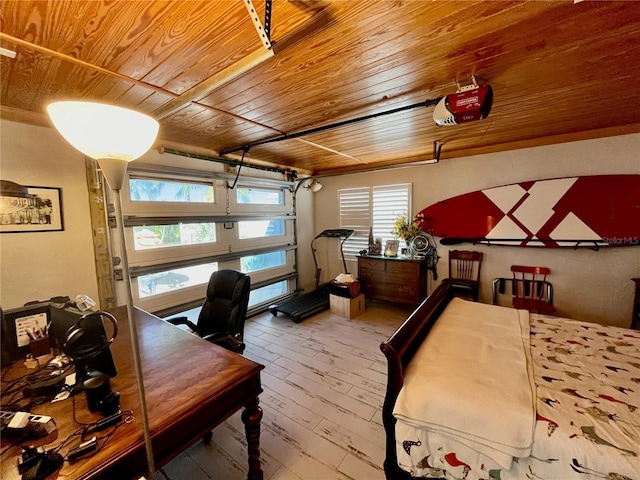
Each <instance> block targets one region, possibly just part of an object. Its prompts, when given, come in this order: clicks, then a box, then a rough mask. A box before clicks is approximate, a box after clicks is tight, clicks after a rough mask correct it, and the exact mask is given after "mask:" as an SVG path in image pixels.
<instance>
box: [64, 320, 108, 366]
mask: <svg viewBox="0 0 640 480" xmlns="http://www.w3.org/2000/svg"><path fill="white" fill-rule="evenodd" d="M105 317H106V318H108V319H109V320H110V321H111V323H112V325H113V335H112V337H111V339H110V340H107V337H106V334H105V330H104V326H103V324H102V320H103V318H105ZM117 335H118V321H117V320H116V317H114V316H113V315H111V314H110V313H107V312H91V313H88V314H86V315H83V316H82V317H80V318H79V319H78V321H77V322H76V323H75V325H73V326H72V327H70V328H69V330H67V333H66V335H65V336H64V342H63V344H62V351H63V352H64V353H66V354H67V355H68V356H69V357H71V358H72V359H74V360H76V361H77V360H86V359H88V358H93V357H96V356H98V355H99V354H100V353H102V352H103V351H104V350H106V349H107V348H109V346H110V345H111V344H112V343H113V341H114V340H115V338H116V336H117Z"/></svg>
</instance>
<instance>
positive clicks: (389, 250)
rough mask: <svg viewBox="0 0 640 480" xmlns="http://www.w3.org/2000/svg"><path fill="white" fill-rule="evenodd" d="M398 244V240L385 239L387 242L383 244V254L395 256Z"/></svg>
mask: <svg viewBox="0 0 640 480" xmlns="http://www.w3.org/2000/svg"><path fill="white" fill-rule="evenodd" d="M399 244H400V242H398V240H387V243H385V245H384V256H385V257H397V256H398V245H399Z"/></svg>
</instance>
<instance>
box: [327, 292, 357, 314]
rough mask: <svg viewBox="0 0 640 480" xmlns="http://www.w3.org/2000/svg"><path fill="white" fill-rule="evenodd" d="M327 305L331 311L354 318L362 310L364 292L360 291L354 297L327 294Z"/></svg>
mask: <svg viewBox="0 0 640 480" xmlns="http://www.w3.org/2000/svg"><path fill="white" fill-rule="evenodd" d="M329 305H330V308H331V313H334V314H336V315H340V316H341V317H344V318H354V317H357V316H358V315H360V314H361V313H362V312H364V307H365V306H364V294H362V293H361V294H360V295H358V296H357V297H356V298H346V297H339V296H338V295H329Z"/></svg>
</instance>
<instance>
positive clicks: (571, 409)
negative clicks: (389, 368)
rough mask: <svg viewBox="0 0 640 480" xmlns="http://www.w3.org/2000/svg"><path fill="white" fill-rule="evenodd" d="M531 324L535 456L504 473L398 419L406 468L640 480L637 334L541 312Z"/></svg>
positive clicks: (428, 473)
mask: <svg viewBox="0 0 640 480" xmlns="http://www.w3.org/2000/svg"><path fill="white" fill-rule="evenodd" d="M530 328H531V337H530V341H531V348H532V360H533V372H534V378H535V383H536V397H537V400H536V424H535V430H534V443H533V449H532V454H531V456H529V457H527V458H523V459H522V458H520V459H514V461H513V464H512V466H511V468H510V469H509V470H505V469H503V468H501V467H500V465H498V464H496V463H495V462H494V461H492V459H490V458H487V457H484V456H482V455H479V454H478V453H477V452H474V451H471V450H469V449H468V448H467V447H465V446H464V445H459V444H457V443H456V441H455V439H452V438H446V437H436V438H432V437H429V436H428V435H425V433H424V432H419V431H411V429H410V428H407V426H406V425H404V426H402V425H400V422H398V426H397V429H396V438H397V442H398V448H397V450H398V463H399V464H400V466H401V467H402V468H403V469H405V470H406V471H408V472H410V473H412V475H413V476H422V477H427V478H429V477H431V478H446V479H456V480H457V479H465V480H479V479H482V480H490V479H494V480H526V479H531V480H572V479H575V480H595V479H604V480H640V332H637V331H633V330H627V329H623V328H617V327H608V326H601V325H597V324H592V323H584V322H578V321H574V320H568V319H564V318H557V317H550V316H545V315H538V314H531V318H530ZM496 394H497V395H499V394H500V392H499V391H496ZM487 428H491V426H490V425H488V426H487Z"/></svg>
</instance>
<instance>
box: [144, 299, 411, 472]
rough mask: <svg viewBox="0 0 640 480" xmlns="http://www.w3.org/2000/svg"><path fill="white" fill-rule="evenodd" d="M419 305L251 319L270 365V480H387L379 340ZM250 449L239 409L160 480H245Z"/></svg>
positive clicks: (252, 351)
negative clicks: (299, 317) (207, 442)
mask: <svg viewBox="0 0 640 480" xmlns="http://www.w3.org/2000/svg"><path fill="white" fill-rule="evenodd" d="M409 313H410V308H408V307H404V306H396V305H392V304H389V303H386V302H375V301H372V302H369V304H367V309H366V311H365V312H364V313H363V314H362V315H360V316H358V317H356V318H354V319H351V320H350V319H346V318H342V317H339V316H337V315H333V314H332V313H330V311H329V310H327V311H325V312H321V313H319V314H317V315H315V316H313V317H310V318H308V319H305V320H304V321H302V322H301V323H299V324H296V323H294V322H292V321H291V319H290V318H289V317H287V316H282V315H280V316H278V317H274V316H272V315H271V314H270V313H268V312H265V313H263V314H260V315H257V316H255V317H253V318H250V319H248V320H247V323H246V324H245V342H246V344H247V349H246V351H245V356H246V357H247V358H250V359H252V360H254V361H256V362H258V363H261V364H263V365H265V367H266V368H265V369H264V370H263V371H262V373H261V378H262V385H263V388H264V392H263V393H262V394H261V395H260V405H261V407H262V409H263V412H264V416H263V419H262V424H261V435H260V453H261V462H262V469H263V471H264V478H265V480H315V479H317V480H348V479H352V480H382V479H384V472H383V470H382V463H383V460H384V429H383V427H382V420H381V408H382V402H383V398H384V392H385V389H386V361H385V358H384V356H383V354H382V353H381V352H380V350H379V345H380V343H381V342H382V341H383V340H385V339H386V338H388V337H389V335H391V334H392V333H393V332H394V331H395V330H396V328H397V327H398V326H400V324H401V323H402V322H403V321H404V320H405V319H406V317H407V316H408V314H409ZM246 473H247V453H246V440H245V436H244V427H243V424H242V421H241V419H240V412H238V413H237V414H236V415H234V416H232V417H231V418H229V419H228V420H227V421H226V422H225V423H223V424H222V425H220V426H218V427H217V428H216V429H215V430H214V431H213V442H212V444H211V445H210V446H206V445H204V444H203V443H202V442H201V441H198V442H196V443H195V444H194V445H192V446H191V447H190V448H189V449H187V450H186V451H185V452H184V453H182V454H181V455H180V456H178V457H177V458H175V459H174V460H172V461H171V462H169V463H168V464H167V465H165V466H164V467H163V468H161V469H160V471H159V472H157V474H156V476H155V480H208V479H215V480H240V479H245V478H246Z"/></svg>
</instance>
